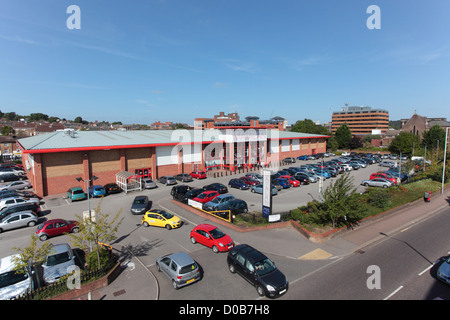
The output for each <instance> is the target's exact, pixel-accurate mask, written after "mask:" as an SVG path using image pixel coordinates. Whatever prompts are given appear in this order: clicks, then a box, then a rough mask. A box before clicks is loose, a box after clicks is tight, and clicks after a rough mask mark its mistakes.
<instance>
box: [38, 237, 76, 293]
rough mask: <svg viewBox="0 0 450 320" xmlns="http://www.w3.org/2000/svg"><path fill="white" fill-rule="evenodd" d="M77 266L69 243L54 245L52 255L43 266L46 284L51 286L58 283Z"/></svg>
mask: <svg viewBox="0 0 450 320" xmlns="http://www.w3.org/2000/svg"><path fill="white" fill-rule="evenodd" d="M75 266H76V263H75V255H74V254H73V251H72V248H71V247H70V246H69V245H68V244H67V243H59V244H55V245H53V250H52V253H51V254H50V255H48V256H47V258H46V260H45V262H44V263H43V264H42V267H43V269H44V282H45V283H46V284H51V283H54V282H56V281H58V280H59V278H61V277H62V276H65V275H66V274H69V273H71V272H72V271H73V267H75Z"/></svg>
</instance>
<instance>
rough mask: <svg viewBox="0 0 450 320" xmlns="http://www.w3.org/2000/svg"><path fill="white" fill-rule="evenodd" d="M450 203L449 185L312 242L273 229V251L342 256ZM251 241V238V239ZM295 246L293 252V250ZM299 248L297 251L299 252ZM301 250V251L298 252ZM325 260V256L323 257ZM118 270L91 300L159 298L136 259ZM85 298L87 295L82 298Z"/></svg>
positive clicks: (150, 276) (152, 278)
mask: <svg viewBox="0 0 450 320" xmlns="http://www.w3.org/2000/svg"><path fill="white" fill-rule="evenodd" d="M449 206H450V188H447V189H446V190H444V193H443V194H440V192H436V193H434V194H432V196H431V202H428V203H426V202H424V200H423V199H420V200H416V201H414V202H412V203H410V204H408V205H405V206H402V207H400V208H397V209H393V210H392V211H391V212H389V213H387V214H384V215H382V216H380V217H378V218H375V219H374V220H371V221H367V222H364V223H363V224H361V225H360V226H358V227H356V228H355V229H354V230H350V231H347V232H344V233H342V234H340V235H338V236H336V237H334V238H332V239H330V240H328V241H327V242H325V243H321V244H318V243H312V242H310V241H309V240H307V239H306V238H304V237H303V236H300V234H299V233H298V236H297V235H296V233H295V232H294V231H293V230H292V229H291V228H288V229H290V230H289V231H288V230H286V229H273V230H275V231H272V232H274V235H275V237H276V239H277V241H276V242H277V245H276V250H277V251H279V252H278V254H280V255H284V256H286V257H293V258H297V259H298V258H299V257H300V256H299V254H302V253H306V252H314V250H317V251H320V250H325V251H326V252H327V253H330V256H332V257H337V256H345V255H348V254H351V253H353V252H355V251H357V250H359V249H361V248H363V247H365V246H368V245H370V244H372V243H374V242H376V241H379V240H381V239H383V238H385V237H386V236H385V235H392V234H393V233H396V232H398V231H400V230H403V229H405V228H408V227H409V226H411V225H413V224H414V223H416V222H418V221H420V220H423V219H426V218H427V217H430V216H431V215H433V214H434V213H436V212H437V211H439V210H441V209H443V208H446V207H449ZM262 233H264V231H256V232H255V233H252V232H250V234H249V233H247V234H246V235H245V236H244V238H246V237H248V238H249V239H250V238H252V237H256V238H257V239H258V240H259V239H260V237H263V236H264V235H266V236H265V238H266V241H270V242H271V243H273V241H272V240H270V239H267V238H269V237H267V234H262ZM293 238H295V239H296V240H297V241H299V240H298V239H301V240H300V241H302V245H296V246H292V239H293ZM253 240H254V239H253ZM293 247H296V250H297V251H293ZM299 250H300V251H299ZM301 250H303V251H301ZM325 259H326V257H325ZM122 267H123V271H122V273H121V274H120V275H119V276H118V277H117V278H116V280H114V282H113V283H111V284H110V285H109V286H107V287H104V288H101V289H99V290H97V291H95V292H93V293H92V295H91V298H92V299H93V300H99V299H101V300H157V299H159V285H158V282H157V279H156V278H155V276H154V275H153V274H152V273H151V272H150V271H149V270H148V269H147V268H146V267H145V266H144V265H143V264H142V263H141V262H140V261H139V259H138V258H136V257H134V256H131V258H130V259H127V260H126V261H124V262H123V263H122ZM83 299H87V297H83Z"/></svg>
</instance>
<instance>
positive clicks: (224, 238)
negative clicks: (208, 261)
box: [189, 223, 234, 253]
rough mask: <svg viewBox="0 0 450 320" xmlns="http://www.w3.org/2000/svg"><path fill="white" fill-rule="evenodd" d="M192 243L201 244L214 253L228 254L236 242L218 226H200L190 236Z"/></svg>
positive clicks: (204, 224)
mask: <svg viewBox="0 0 450 320" xmlns="http://www.w3.org/2000/svg"><path fill="white" fill-rule="evenodd" d="M189 237H190V239H191V242H192V243H194V244H195V243H200V244H203V245H204V246H207V247H208V248H211V249H212V251H213V252H215V253H218V252H226V251H229V250H231V249H232V248H233V247H234V242H233V240H232V239H231V237H230V236H229V235H227V234H226V233H224V232H223V231H222V230H220V229H219V228H217V227H216V226H213V225H210V224H206V223H203V224H199V225H197V226H196V227H194V229H192V231H191V233H190V235H189Z"/></svg>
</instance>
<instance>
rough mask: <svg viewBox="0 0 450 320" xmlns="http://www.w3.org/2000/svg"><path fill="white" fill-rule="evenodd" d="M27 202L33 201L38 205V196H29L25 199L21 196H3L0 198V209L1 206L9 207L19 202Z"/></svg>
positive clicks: (0, 208)
mask: <svg viewBox="0 0 450 320" xmlns="http://www.w3.org/2000/svg"><path fill="white" fill-rule="evenodd" d="M27 202H34V203H36V204H37V205H39V199H38V198H29V199H25V198H22V197H17V196H16V197H10V198H3V199H1V200H0V210H2V209H3V208H6V207H9V206H13V205H15V204H19V203H27Z"/></svg>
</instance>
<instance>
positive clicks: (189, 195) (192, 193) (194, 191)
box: [181, 188, 204, 203]
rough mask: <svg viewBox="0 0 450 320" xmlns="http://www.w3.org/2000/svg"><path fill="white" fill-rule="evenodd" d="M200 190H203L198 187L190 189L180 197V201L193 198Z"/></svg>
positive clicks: (185, 201)
mask: <svg viewBox="0 0 450 320" xmlns="http://www.w3.org/2000/svg"><path fill="white" fill-rule="evenodd" d="M202 192H204V190H203V189H200V188H194V189H191V190H189V191H188V192H186V193H185V194H184V195H183V196H182V197H181V202H184V203H187V202H188V201H189V199H194V198H195V197H196V196H198V195H199V194H200V193H202Z"/></svg>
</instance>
